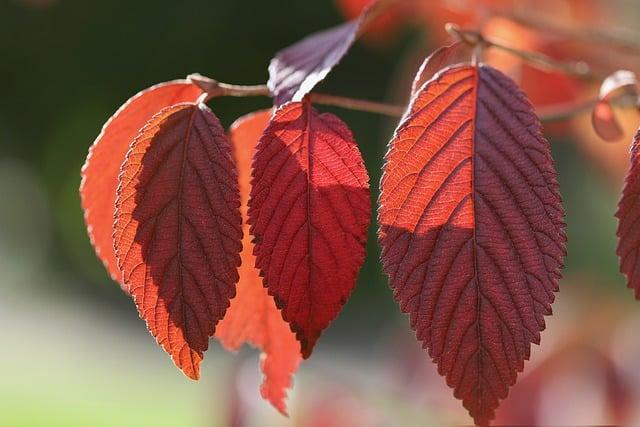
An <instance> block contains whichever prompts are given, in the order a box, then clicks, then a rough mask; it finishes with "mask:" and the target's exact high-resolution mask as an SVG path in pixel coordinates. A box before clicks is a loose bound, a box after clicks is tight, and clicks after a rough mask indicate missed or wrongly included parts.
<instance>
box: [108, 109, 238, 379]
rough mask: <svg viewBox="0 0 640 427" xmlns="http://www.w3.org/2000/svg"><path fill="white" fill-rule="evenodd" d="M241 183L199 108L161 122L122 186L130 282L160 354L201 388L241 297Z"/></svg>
mask: <svg viewBox="0 0 640 427" xmlns="http://www.w3.org/2000/svg"><path fill="white" fill-rule="evenodd" d="M237 182H238V180H237V175H236V170H235V165H234V163H233V158H232V154H231V146H230V144H229V141H228V139H227V137H226V135H225V133H224V130H223V129H222V127H221V126H220V122H219V121H218V119H217V118H216V116H215V115H214V114H213V113H212V112H211V110H209V109H208V108H207V107H206V106H205V105H204V104H200V105H196V104H192V103H187V104H177V105H174V106H171V107H167V108H165V109H164V110H162V111H161V112H160V113H158V114H156V115H155V116H154V117H153V118H152V119H151V120H150V121H149V122H148V123H147V125H146V126H145V127H144V128H143V129H142V130H141V131H140V134H139V135H138V136H137V137H136V139H135V140H134V142H133V144H132V145H131V150H130V151H129V153H128V154H127V158H126V160H125V162H124V163H123V165H122V169H121V173H120V176H119V186H118V193H117V199H116V214H115V224H114V247H115V250H116V258H117V260H118V267H119V268H120V270H121V271H122V277H123V282H124V284H125V286H127V287H128V289H129V292H130V293H131V295H132V297H133V300H134V302H135V303H136V306H137V308H138V311H139V312H140V317H142V318H143V319H144V320H145V321H146V322H147V326H148V328H149V331H150V332H151V333H152V334H153V336H154V337H156V339H157V341H158V344H160V345H161V346H162V348H163V349H164V350H165V351H166V352H167V353H169V355H170V356H171V358H172V359H173V361H174V362H175V364H176V365H177V366H178V367H179V368H180V369H182V371H183V372H184V373H185V375H187V376H188V377H190V378H192V379H198V378H199V371H200V362H201V360H202V357H203V353H204V351H205V350H206V349H207V348H208V345H209V344H208V343H209V336H211V335H213V333H214V330H215V327H216V324H217V323H218V321H219V320H220V319H222V317H223V316H224V313H225V311H226V310H227V307H228V306H229V300H230V299H231V298H232V297H233V296H234V295H235V284H236V282H237V281H238V272H237V267H238V266H239V265H240V255H239V254H240V249H241V239H242V229H241V224H242V219H241V217H240V210H239V207H240V198H239V192H238V183H237Z"/></svg>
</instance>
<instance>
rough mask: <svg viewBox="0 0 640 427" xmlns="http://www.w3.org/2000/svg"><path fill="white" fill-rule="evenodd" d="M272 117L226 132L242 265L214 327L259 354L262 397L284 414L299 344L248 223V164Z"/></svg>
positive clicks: (255, 116) (226, 339) (228, 343)
mask: <svg viewBox="0 0 640 427" xmlns="http://www.w3.org/2000/svg"><path fill="white" fill-rule="evenodd" d="M270 118H271V110H264V111H259V112H256V113H252V114H249V115H246V116H244V117H241V118H240V119H238V120H236V121H235V122H234V124H233V125H231V128H230V130H229V138H230V139H231V142H232V144H233V147H234V151H235V157H236V162H237V165H238V181H239V184H240V201H241V203H242V205H241V208H240V210H241V212H242V217H243V220H244V221H245V222H244V224H243V234H244V237H243V240H242V252H241V253H240V258H241V259H242V264H241V265H240V268H239V270H238V272H239V273H240V281H239V282H238V285H237V286H236V296H235V298H233V299H232V300H231V306H230V307H229V310H227V314H226V315H225V316H224V319H222V320H221V321H220V323H219V324H218V327H217V328H216V338H218V340H220V342H221V343H222V345H223V346H224V347H225V348H226V349H228V350H231V351H236V350H238V349H239V348H240V347H241V346H242V344H243V343H244V342H245V341H246V342H248V343H250V344H251V345H253V346H255V347H257V348H260V349H261V350H262V363H261V368H262V372H263V374H264V379H263V382H262V386H261V388H260V391H261V394H262V397H263V398H265V399H267V400H269V401H270V402H271V404H272V405H273V406H274V407H275V408H276V409H278V411H280V412H281V413H282V414H284V415H286V414H287V409H286V404H285V401H284V400H285V398H286V397H287V389H289V387H290V386H291V376H292V374H293V373H294V372H295V371H296V369H297V368H298V365H299V363H300V359H301V357H300V345H299V344H298V341H296V337H295V335H294V334H293V333H292V332H291V330H290V329H289V325H288V324H287V323H286V322H285V321H284V320H283V319H282V315H281V314H280V311H279V310H278V308H277V307H276V304H275V302H274V301H273V298H272V297H271V296H269V294H268V293H267V290H266V289H265V288H264V287H263V285H262V278H261V277H260V276H259V272H258V270H257V269H256V268H255V256H254V255H253V243H252V242H251V236H250V235H249V225H248V223H246V220H247V203H248V200H249V190H250V181H251V159H252V158H253V153H254V152H255V147H256V145H257V143H258V140H259V139H260V136H261V135H262V131H264V129H265V128H266V127H267V125H268V124H269V119H270Z"/></svg>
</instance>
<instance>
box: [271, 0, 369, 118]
mask: <svg viewBox="0 0 640 427" xmlns="http://www.w3.org/2000/svg"><path fill="white" fill-rule="evenodd" d="M369 10H370V8H366V9H365V10H364V11H363V12H362V13H361V14H360V15H359V16H358V17H357V18H355V19H353V20H351V21H348V22H345V23H344V24H340V25H338V26H335V27H332V28H329V29H327V30H324V31H319V32H317V33H313V34H311V35H310V36H307V37H305V38H304V39H302V40H300V41H299V42H297V43H295V44H293V45H291V46H289V47H287V48H284V49H282V50H281V51H279V52H278V53H277V54H276V56H275V57H274V58H273V59H272V60H271V63H270V64H269V81H268V82H267V86H268V87H269V90H270V91H271V95H272V96H273V100H274V103H275V105H276V106H281V105H283V104H285V103H287V102H289V101H295V102H298V101H302V98H304V97H305V95H307V94H308V93H309V92H311V90H312V89H313V88H314V87H315V85H317V84H318V83H320V82H321V81H322V80H324V78H325V77H326V76H327V75H328V74H329V72H330V71H331V69H332V68H333V67H335V66H336V65H337V64H338V62H340V60H341V59H342V57H343V56H344V55H345V54H346V53H347V52H348V51H349V49H350V48H351V45H352V44H353V43H354V42H355V40H356V37H357V35H358V31H359V30H360V28H361V27H362V25H363V23H364V22H365V20H366V17H367V13H368V11H369Z"/></svg>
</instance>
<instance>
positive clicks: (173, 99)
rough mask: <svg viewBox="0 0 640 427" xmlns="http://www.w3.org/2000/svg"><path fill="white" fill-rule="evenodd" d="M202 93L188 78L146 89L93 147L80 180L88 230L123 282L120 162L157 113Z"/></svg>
mask: <svg viewBox="0 0 640 427" xmlns="http://www.w3.org/2000/svg"><path fill="white" fill-rule="evenodd" d="M201 94H202V91H201V90H200V89H199V88H198V87H196V86H194V85H192V84H190V83H188V82H187V81H186V80H175V81H171V82H166V83H160V84H158V85H155V86H152V87H150V88H148V89H145V90H143V91H142V92H139V93H138V94H136V95H134V96H133V97H131V98H130V99H129V100H128V101H127V102H125V104H124V105H123V106H122V107H120V108H119V109H118V111H116V112H115V114H114V115H113V116H112V117H111V118H110V119H109V120H108V121H107V123H105V125H104V127H103V128H102V131H101V132H100V135H98V137H97V138H96V140H95V142H94V143H93V145H92V146H91V147H90V148H89V154H88V155H87V160H86V161H85V164H84V166H83V167H82V172H81V175H82V181H81V183H80V199H81V202H82V209H83V210H84V218H85V223H86V225H87V232H88V233H89V238H90V240H91V243H92V244H93V247H94V248H95V251H96V254H97V255H98V257H99V258H100V259H101V260H102V262H103V263H104V265H105V267H106V269H107V271H108V272H109V274H110V275H111V278H112V279H113V280H115V281H117V282H118V283H120V284H121V285H122V277H121V275H120V270H119V269H118V266H117V262H116V257H115V253H114V251H113V239H112V234H113V215H114V212H115V202H116V188H117V187H118V174H119V172H120V165H121V164H122V162H123V161H124V158H125V156H126V154H127V151H128V150H129V146H130V145H131V143H132V142H133V139H134V138H135V136H136V135H137V134H138V131H139V130H140V129H141V128H142V127H143V126H144V125H145V123H147V121H148V120H149V119H151V117H153V115H154V114H156V113H157V112H159V111H160V110H161V109H163V108H165V107H168V106H170V105H173V104H177V103H180V102H189V101H191V102H194V101H196V100H197V99H198V97H199V96H200V95H201ZM123 289H124V288H123ZM124 290H125V292H127V290H126V289H124Z"/></svg>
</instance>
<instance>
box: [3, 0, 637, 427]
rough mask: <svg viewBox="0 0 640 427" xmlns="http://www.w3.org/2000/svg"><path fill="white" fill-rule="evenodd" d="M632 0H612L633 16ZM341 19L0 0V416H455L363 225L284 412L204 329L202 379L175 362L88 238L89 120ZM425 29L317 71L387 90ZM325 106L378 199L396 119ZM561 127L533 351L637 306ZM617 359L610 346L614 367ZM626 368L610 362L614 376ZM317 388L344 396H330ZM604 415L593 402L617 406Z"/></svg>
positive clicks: (383, 93) (237, 4)
mask: <svg viewBox="0 0 640 427" xmlns="http://www.w3.org/2000/svg"><path fill="white" fill-rule="evenodd" d="M629 4H630V5H631V6H632V7H629V6H626V7H627V9H621V10H624V11H631V13H632V14H633V13H635V15H631V16H637V12H634V11H635V8H633V3H629ZM620 7H621V8H623V7H625V6H624V5H623V4H622V3H621V6H620ZM342 20H343V17H342V16H341V15H340V13H339V12H338V10H337V9H336V7H335V5H334V4H333V3H332V2H330V1H298V2H290V1H261V0H251V1H235V0H209V1H193V0H186V1H180V2H177V1H168V0H155V1H153V2H152V1H148V0H143V1H124V0H92V1H82V0H58V1H55V0H48V1H47V0H29V1H27V0H24V1H17V0H0V82H2V86H1V90H0V320H1V321H2V322H1V323H0V324H1V325H2V327H1V328H0V338H1V339H0V348H1V350H0V425H2V426H5V425H6V426H87V425H91V426H144V425H154V426H156V427H160V426H174V425H180V426H205V425H207V426H213V425H227V424H229V423H236V425H241V422H240V421H239V419H240V418H243V420H242V422H244V423H246V424H250V425H267V424H271V425H288V424H296V425H311V424H313V423H312V422H310V421H309V420H310V419H311V418H313V417H314V415H313V414H314V413H315V412H318V413H320V412H323V411H325V409H323V408H326V407H329V408H332V409H331V410H334V412H335V414H337V415H336V417H338V419H339V414H341V416H346V415H349V416H350V414H355V415H354V416H356V417H358V418H357V419H356V421H357V422H356V421H354V423H355V424H357V423H361V424H358V425H393V424H395V423H396V422H398V421H399V420H400V422H399V423H398V424H396V425H424V424H425V423H428V422H429V420H434V419H437V420H438V421H433V422H435V423H436V424H434V425H438V424H439V423H448V422H468V419H467V418H465V416H464V412H461V411H460V409H459V406H460V405H459V402H457V401H455V400H454V399H453V398H452V397H451V396H450V391H448V390H446V388H445V387H444V386H443V385H442V383H443V382H444V381H443V380H442V379H440V378H439V377H437V375H436V374H434V373H433V370H432V368H431V364H430V361H429V360H428V356H427V355H426V353H424V352H422V351H421V350H420V349H419V345H418V344H417V343H415V342H414V340H413V338H412V334H411V332H410V331H409V330H408V322H407V320H406V319H405V318H404V317H403V316H401V315H400V313H399V310H398V309H397V306H396V305H395V303H394V302H393V300H392V295H391V292H390V291H389V289H388V287H387V285H386V280H385V279H384V277H383V276H382V274H381V271H380V266H379V262H378V261H377V259H378V255H379V250H378V247H377V244H376V241H375V228H374V227H373V226H372V229H371V239H370V241H369V245H368V257H367V261H366V264H365V266H364V268H363V270H362V273H361V275H360V279H359V282H358V286H357V288H356V290H355V292H354V294H353V297H352V298H351V300H350V301H349V302H348V304H347V306H346V307H345V309H344V311H343V313H342V314H341V315H340V316H339V318H338V319H337V320H336V322H335V323H334V324H333V325H332V327H331V328H330V329H329V330H328V331H327V332H326V333H325V335H324V336H323V339H322V340H321V342H320V344H319V346H318V349H317V353H316V354H315V355H314V358H312V359H311V360H310V361H308V362H304V363H303V364H302V366H301V371H300V374H299V375H298V376H297V377H296V380H295V388H294V392H293V397H292V402H291V405H292V410H291V412H292V417H291V419H289V420H286V419H284V418H281V417H280V416H279V415H278V414H277V413H276V412H275V411H274V410H272V409H271V408H270V407H268V405H266V404H265V403H263V402H262V401H261V400H260V397H259V393H258V383H259V380H260V376H259V372H258V364H257V363H256V358H255V354H254V353H253V352H252V351H250V350H249V351H243V352H242V353H241V354H240V356H239V357H237V358H233V357H232V356H230V355H227V354H226V353H225V352H223V350H222V349H221V348H220V347H219V345H217V344H214V343H212V347H211V349H210V350H209V352H208V353H207V357H206V359H205V362H204V370H203V375H202V377H203V380H202V381H200V382H199V383H194V382H191V381H189V380H187V379H186V378H185V377H183V376H182V374H181V373H180V372H179V371H178V370H177V369H175V368H174V366H173V364H172V363H171V362H170V360H169V359H168V358H167V357H166V355H164V353H163V352H162V351H161V350H160V348H159V347H157V346H156V344H155V343H154V340H153V339H152V337H151V336H150V335H149V334H148V333H147V332H146V329H145V326H144V323H143V322H142V321H140V320H139V319H138V315H137V312H136V310H135V308H134V306H133V304H132V303H131V301H130V299H129V298H127V297H126V296H125V295H124V294H123V293H122V292H121V290H120V288H119V287H118V286H117V285H116V284H115V283H113V282H111V281H110V279H109V278H108V276H107V274H106V272H105V270H104V268H103V267H102V264H101V263H100V262H99V261H98V260H97V259H96V257H95V255H94V252H93V250H92V248H91V246H90V244H89V241H88V238H87V236H86V231H85V228H84V223H83V220H82V212H81V210H80V204H79V196H78V186H79V181H80V179H79V172H80V167H81V165H82V163H83V161H84V158H85V156H86V153H87V149H88V147H89V145H90V144H91V143H92V141H93V139H94V138H95V137H96V136H97V134H98V132H99V130H100V128H101V126H102V124H103V123H104V122H105V121H106V119H107V118H108V117H109V116H110V115H111V114H112V113H113V112H114V111H115V110H116V109H117V108H118V107H119V106H120V105H121V104H122V103H123V102H124V101H125V100H126V99H127V98H129V97H130V96H131V95H133V94H134V93H136V92H138V91H139V90H141V89H143V88H145V87H148V86H150V85H152V84H155V83H158V82H162V81H166V80H172V79H175V78H182V77H184V76H186V75H187V74H189V73H192V72H200V73H202V74H205V75H208V76H211V77H214V78H216V79H218V80H221V81H224V82H229V83H241V84H254V83H263V82H265V81H266V79H267V71H266V67H267V64H268V63H269V60H270V58H271V56H272V55H273V53H275V52H276V51H277V50H279V49H280V48H282V47H284V46H286V45H288V44H291V43H292V42H294V41H296V40H298V39H300V38H301V37H303V36H305V35H307V34H308V33H310V32H312V31H315V30H320V29H323V28H326V27H329V26H332V25H335V24H337V23H339V22H341V21H342ZM428 44H429V43H428V39H427V41H426V42H425V40H424V38H423V37H422V36H421V35H420V34H419V33H418V32H417V31H405V32H402V33H400V34H399V35H396V36H395V38H394V39H393V40H389V41H388V43H387V45H386V46H385V47H383V48H379V47H373V46H371V45H368V44H367V43H364V44H358V45H356V46H355V47H354V48H353V51H352V52H351V53H350V54H349V56H348V57H347V58H346V59H345V60H344V61H343V62H342V63H341V64H340V65H339V66H338V67H337V68H336V69H335V71H334V73H333V74H332V75H331V77H330V78H329V79H327V81H326V82H324V83H323V84H322V86H321V89H322V91H324V92H328V93H335V94H341V95H348V96H353V97H360V98H366V99H374V100H395V101H398V100H400V101H401V100H403V98H404V96H403V95H398V91H399V90H402V91H404V90H405V89H406V88H402V89H399V87H400V86H398V85H397V84H396V83H397V82H398V81H402V80H403V79H404V80H406V77H407V76H409V75H410V74H407V68H408V69H409V73H410V72H413V70H414V69H413V68H411V64H414V63H415V52H416V46H420V47H419V48H418V50H419V51H421V52H423V53H424V52H427V50H428ZM403 93H404V92H403ZM269 103H270V102H269V100H268V99H266V98H262V99H258V98H255V99H239V98H236V99H219V100H214V101H212V102H211V103H210V105H211V107H212V108H213V110H214V111H215V113H216V114H217V115H218V116H219V117H220V119H221V121H222V123H223V124H224V125H229V124H230V123H231V122H232V121H233V120H234V119H235V118H237V117H238V116H240V115H242V114H244V113H247V112H250V111H252V110H255V109H258V108H263V107H266V106H268V105H269ZM332 111H335V112H339V114H340V117H341V118H343V119H344V120H345V121H346V122H348V123H349V125H350V126H351V127H352V129H353V131H354V134H355V135H356V137H357V140H358V142H359V144H360V147H361V150H362V152H363V153H364V156H365V160H366V163H367V167H368V170H369V172H370V175H371V183H372V186H373V187H374V189H375V191H374V195H373V197H374V198H375V197H377V183H378V181H379V178H380V168H381V166H382V155H383V153H384V151H385V145H386V142H387V141H388V139H389V137H390V135H391V132H392V129H393V126H394V124H395V123H394V122H393V121H392V120H389V119H385V118H381V117H378V116H372V115H367V114H364V113H358V112H351V111H344V110H332ZM566 139H567V138H566V137H565V138H562V139H557V140H555V139H554V140H552V142H553V146H554V154H555V156H556V160H557V166H558V169H559V172H560V181H561V187H562V193H563V196H564V199H565V202H566V210H567V215H568V224H569V230H568V231H569V232H568V234H569V257H568V258H567V268H566V271H565V276H566V277H567V279H566V280H564V281H563V283H562V284H561V289H562V292H561V293H560V296H559V301H558V304H557V305H556V306H555V307H554V312H555V313H556V316H555V317H554V318H553V320H551V321H550V322H549V324H550V331H548V332H545V334H544V336H543V348H545V351H547V352H548V354H554V353H553V352H554V351H555V349H557V348H558V345H560V344H558V343H559V342H560V343H561V342H562V340H563V337H565V335H562V334H563V333H566V336H575V335H576V333H575V331H576V330H580V331H583V327H581V325H584V322H585V320H584V319H585V317H591V318H593V316H605V317H606V319H603V320H602V321H600V320H598V321H597V322H596V323H597V324H603V325H609V324H611V325H613V326H611V328H609V329H607V328H606V327H604V331H603V332H602V334H604V336H605V337H607V340H608V339H610V338H611V337H613V336H617V334H618V333H619V334H628V333H629V332H628V331H629V330H632V328H631V326H629V325H635V326H637V325H638V322H639V320H638V318H637V315H638V314H640V306H638V305H637V304H634V302H633V300H632V294H631V292H629V291H628V290H625V287H624V281H623V279H622V277H621V276H620V275H619V274H618V273H617V261H616V257H615V221H614V218H613V213H614V208H615V204H616V200H617V195H616V191H617V188H616V186H615V185H612V184H611V180H610V178H609V177H608V176H607V175H606V174H605V173H604V172H603V171H602V170H601V169H600V168H598V167H597V166H594V164H593V162H590V161H588V159H587V157H586V156H585V155H584V154H583V153H582V152H581V151H580V150H579V149H578V148H576V147H577V146H576V145H575V144H570V143H567V141H566ZM569 142H570V141H569ZM603 306H605V307H606V309H603V308H602V307H603ZM594 307H598V309H594ZM599 309H602V310H603V311H604V312H605V313H604V314H603V313H601V312H600V311H598V310H599ZM611 319H613V320H611ZM634 322H635V323H634ZM553 328H555V332H553V331H551V329H553ZM625 328H626V329H625ZM619 331H622V332H619ZM583 332H584V331H583ZM588 335H589V337H588V338H585V340H586V341H587V344H586V345H587V346H588V347H589V348H592V347H593V348H598V349H599V348H600V347H599V346H598V345H599V344H602V342H603V339H602V338H601V337H602V335H600V338H598V337H595V338H594V336H595V332H594V334H588ZM624 336H626V335H624ZM554 337H555V338H554ZM620 340H621V341H620V342H621V343H624V345H627V344H629V343H628V340H627V339H623V338H620ZM545 341H549V342H548V343H547V342H545ZM614 341H615V340H614ZM554 343H555V344H554ZM607 343H608V341H607ZM621 345H622V344H621ZM629 345H631V344H629ZM611 346H613V344H611ZM611 346H609V344H607V345H605V347H606V349H605V350H602V353H603V354H605V355H606V358H612V359H614V360H617V359H615V357H616V356H615V354H618V353H616V351H618V350H616V349H617V348H618V347H615V349H614V348H613V347H611ZM598 351H600V350H598ZM633 351H635V352H636V353H633ZM623 353H624V354H625V355H627V356H625V357H628V354H636V355H637V354H640V349H638V348H637V346H635V347H633V348H632V349H631V350H628V351H625V352H623ZM538 354H546V353H540V349H539V348H537V347H536V348H535V349H534V359H535V357H539V359H540V360H546V358H547V357H551V356H548V355H547V356H543V355H540V356H537V355H538ZM580 354H583V352H582V353H580ZM589 354H590V353H589ZM598 354H600V353H598ZM612 355H613V356H612ZM621 357H622V356H621ZM590 360H591V359H590ZM598 360H599V359H598ZM625 360H626V359H625ZM535 363H536V362H535V361H532V364H533V365H532V366H536V365H535ZM540 363H543V362H540ZM590 363H591V362H590ZM593 363H595V362H593ZM621 363H622V362H619V363H618V362H617V361H616V362H615V363H614V365H615V366H616V368H614V369H613V370H614V371H615V372H616V373H618V372H619V371H620V369H623V368H618V367H617V366H618V365H619V364H621ZM527 366H529V365H527ZM587 366H588V367H589V372H591V371H592V369H593V367H592V366H591V365H587ZM598 366H600V365H598ZM625 366H626V365H625ZM531 369H532V370H533V368H531ZM585 369H586V368H585ZM603 369H604V368H603ZM405 370H408V372H405ZM607 372H608V371H607ZM625 372H626V371H625ZM616 375H617V374H616ZM629 375H631V374H629V373H625V374H624V375H622V374H620V376H621V377H622V378H623V380H624V381H627V380H626V379H625V378H627V377H628V376H629ZM416 378H418V379H416ZM413 382H416V384H413ZM629 383H630V384H631V385H629V387H630V389H631V390H632V391H626V392H625V396H628V398H629V399H633V398H635V396H636V394H634V391H635V390H637V388H638V387H637V384H636V383H637V382H636V381H631V380H629ZM422 385H424V387H422ZM517 387H519V385H518V386H516V388H517ZM603 387H604V386H603ZM596 388H597V386H596ZM607 390H608V389H607ZM625 390H627V389H625ZM325 391H326V393H325ZM323 393H324V394H323ZM514 393H515V389H514ZM238 395H240V397H238ZM327 396H333V397H334V399H337V400H339V402H338V403H337V404H338V408H339V409H340V408H343V406H344V407H345V408H346V409H344V410H342V409H340V410H336V409H335V405H336V403H335V402H333V401H331V399H330V398H329V397H327ZM336 396H338V397H336ZM434 396H435V397H434ZM625 398H626V397H625ZM325 400H326V401H327V402H328V403H327V402H325ZM354 402H355V403H354ZM508 402H509V401H507V403H505V405H508ZM616 402H618V400H617V398H616ZM341 405H342V406H341ZM239 407H240V408H241V409H240V410H238V408H239ZM318 408H321V409H318ZM238 411H240V412H241V413H243V414H244V415H242V416H238V414H237V412H238ZM314 411H315V412H314ZM309 414H312V415H309ZM443 414H444V415H443ZM599 414H600V413H599ZM607 414H608V412H606V411H605V412H603V413H602V414H600V415H598V416H601V418H599V419H598V418H596V419H595V421H594V419H591V420H592V421H594V422H598V420H601V422H608V421H610V420H612V419H614V418H611V416H610V414H609V415H607ZM309 417H311V418H309ZM367 417H369V418H367ZM433 417H437V418H433ZM632 419H635V418H632ZM348 420H350V419H349V418H347V419H346V420H344V419H343V421H344V422H343V423H342V425H349V421H348ZM392 420H394V421H392ZM569 420H570V421H571V419H570V418H569ZM352 421H353V420H352ZM369 421H370V422H369ZM316 425H328V424H326V423H320V424H316ZM337 425H340V424H337Z"/></svg>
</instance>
